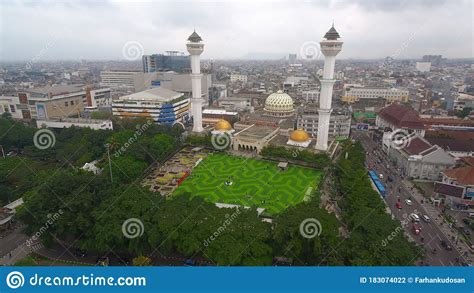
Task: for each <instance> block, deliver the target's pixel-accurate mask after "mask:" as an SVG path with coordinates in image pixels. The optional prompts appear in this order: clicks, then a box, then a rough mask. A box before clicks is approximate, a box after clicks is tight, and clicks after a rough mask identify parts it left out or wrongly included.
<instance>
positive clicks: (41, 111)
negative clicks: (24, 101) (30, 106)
mask: <svg viewBox="0 0 474 293" xmlns="http://www.w3.org/2000/svg"><path fill="white" fill-rule="evenodd" d="M36 111H37V113H38V119H39V120H46V107H45V106H44V104H38V103H36Z"/></svg>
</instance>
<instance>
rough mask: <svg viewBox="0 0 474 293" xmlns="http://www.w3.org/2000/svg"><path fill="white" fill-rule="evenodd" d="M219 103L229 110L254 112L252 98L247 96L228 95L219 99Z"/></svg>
mask: <svg viewBox="0 0 474 293" xmlns="http://www.w3.org/2000/svg"><path fill="white" fill-rule="evenodd" d="M217 105H218V106H219V107H222V108H224V109H226V110H228V111H249V112H253V107H252V99H251V98H245V97H226V98H221V99H218V100H217Z"/></svg>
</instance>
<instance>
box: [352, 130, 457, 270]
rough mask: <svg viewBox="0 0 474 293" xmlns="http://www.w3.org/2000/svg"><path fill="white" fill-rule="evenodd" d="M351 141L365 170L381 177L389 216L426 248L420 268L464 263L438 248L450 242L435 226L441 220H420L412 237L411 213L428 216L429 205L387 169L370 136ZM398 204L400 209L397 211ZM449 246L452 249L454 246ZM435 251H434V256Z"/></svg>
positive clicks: (358, 134) (364, 134) (361, 133)
mask: <svg viewBox="0 0 474 293" xmlns="http://www.w3.org/2000/svg"><path fill="white" fill-rule="evenodd" d="M352 138H353V139H355V140H358V141H360V142H361V143H362V146H363V147H364V149H365V150H366V152H367V156H366V166H367V167H368V168H370V169H372V170H375V171H376V173H377V174H383V179H381V182H382V183H383V185H384V186H385V188H386V198H385V202H386V204H387V206H388V207H389V208H390V211H391V213H392V215H393V216H394V217H395V218H396V219H398V220H400V222H401V223H402V226H403V227H404V228H405V231H406V233H407V234H409V235H410V236H411V238H412V239H414V241H415V242H416V243H417V244H418V245H420V246H422V247H424V248H425V251H426V253H425V258H424V259H423V260H422V262H421V263H419V264H420V265H431V266H459V265H461V264H460V262H458V261H457V260H460V261H461V262H462V261H466V259H465V258H464V257H463V256H461V254H460V253H459V252H458V251H457V250H456V249H452V250H450V251H448V250H446V249H445V248H443V247H442V246H441V241H446V242H447V243H449V244H451V240H448V238H447V237H446V236H445V235H444V234H443V232H442V231H441V229H440V227H439V226H438V224H439V223H440V222H442V221H441V219H431V221H430V222H426V221H424V220H423V219H421V220H420V222H419V225H420V226H421V233H420V234H419V235H415V234H414V233H413V223H412V221H411V219H410V218H409V215H410V214H412V213H416V214H418V215H419V216H420V217H421V216H422V215H427V214H428V213H427V212H426V209H425V206H427V205H431V204H430V203H428V202H425V201H423V200H418V199H417V198H415V197H414V196H413V194H412V191H411V189H410V188H409V187H407V183H406V182H405V181H404V179H403V178H402V177H403V176H401V174H400V173H399V172H398V171H397V170H396V169H395V167H393V166H389V162H388V160H387V156H386V154H384V153H383V152H382V148H381V145H380V144H377V143H376V142H374V141H373V140H372V138H371V137H370V133H369V132H366V131H353V133H352ZM387 167H389V168H387ZM389 176H390V177H391V178H392V179H393V181H392V182H389V181H388V177H389ZM407 199H410V200H411V205H408V204H407V203H406V200H407ZM398 201H399V202H400V203H401V207H402V208H401V209H398V208H397V207H396V203H397V202H398ZM452 246H453V247H454V245H452ZM435 249H436V251H435V252H434V250H435Z"/></svg>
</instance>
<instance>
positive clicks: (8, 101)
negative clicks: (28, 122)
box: [0, 96, 28, 119]
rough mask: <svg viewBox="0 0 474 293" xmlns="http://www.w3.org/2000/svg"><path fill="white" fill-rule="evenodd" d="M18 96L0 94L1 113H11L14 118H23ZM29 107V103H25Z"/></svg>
mask: <svg viewBox="0 0 474 293" xmlns="http://www.w3.org/2000/svg"><path fill="white" fill-rule="evenodd" d="M19 107H20V100H19V98H18V96H0V115H2V114H4V113H10V115H11V117H12V118H14V119H23V113H22V110H21V109H20V108H19ZM25 107H26V108H28V105H25Z"/></svg>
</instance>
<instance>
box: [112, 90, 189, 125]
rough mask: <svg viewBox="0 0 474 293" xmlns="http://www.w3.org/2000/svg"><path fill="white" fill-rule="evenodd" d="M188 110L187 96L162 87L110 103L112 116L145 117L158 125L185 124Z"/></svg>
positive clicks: (187, 118) (123, 97)
mask: <svg viewBox="0 0 474 293" xmlns="http://www.w3.org/2000/svg"><path fill="white" fill-rule="evenodd" d="M189 110H190V99H189V97H188V96H186V95H185V94H183V93H178V92H175V91H172V90H168V89H165V88H162V87H156V88H152V89H148V90H145V91H141V92H138V93H134V94H131V95H126V96H122V97H120V98H118V99H117V100H114V101H113V103H112V112H113V115H114V116H117V117H120V118H124V117H132V118H133V117H135V118H139V117H145V118H150V119H153V121H154V122H156V123H159V124H170V125H171V124H174V123H175V122H180V123H183V124H186V123H188V122H189V120H190V114H189Z"/></svg>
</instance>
